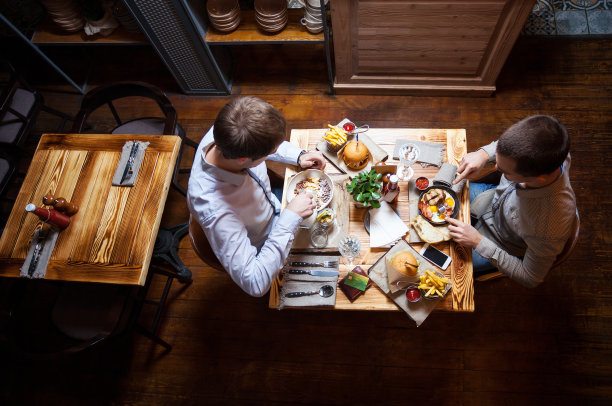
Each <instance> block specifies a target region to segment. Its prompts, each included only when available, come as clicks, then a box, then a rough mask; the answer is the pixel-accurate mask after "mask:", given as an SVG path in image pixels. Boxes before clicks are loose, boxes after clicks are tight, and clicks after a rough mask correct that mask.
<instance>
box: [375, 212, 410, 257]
mask: <svg viewBox="0 0 612 406" xmlns="http://www.w3.org/2000/svg"><path fill="white" fill-rule="evenodd" d="M407 232H408V226H406V224H405V223H404V222H403V221H402V219H401V218H400V216H398V215H397V213H395V212H394V211H393V209H392V208H391V206H390V205H389V204H388V203H387V202H385V201H382V202H380V208H378V209H371V210H370V247H385V246H390V244H392V243H394V242H395V241H397V240H399V239H400V238H402V237H403V236H405V235H406V233H407Z"/></svg>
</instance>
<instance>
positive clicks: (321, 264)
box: [291, 261, 338, 268]
mask: <svg viewBox="0 0 612 406" xmlns="http://www.w3.org/2000/svg"><path fill="white" fill-rule="evenodd" d="M291 266H318V267H321V268H335V267H337V266H338V261H323V262H301V261H295V262H292V263H291Z"/></svg>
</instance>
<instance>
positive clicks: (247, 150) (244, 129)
mask: <svg viewBox="0 0 612 406" xmlns="http://www.w3.org/2000/svg"><path fill="white" fill-rule="evenodd" d="M285 134H286V121H285V118H284V117H283V116H282V114H281V113H280V111H278V110H277V109H276V108H274V107H273V106H272V105H270V104H269V103H267V102H265V101H263V100H261V99H259V98H256V97H239V98H236V99H234V100H232V101H231V102H229V103H228V104H227V105H226V106H225V107H223V109H221V111H220V112H219V114H218V115H217V119H216V120H215V123H214V126H213V127H212V128H211V129H210V130H209V131H208V133H207V134H206V135H205V136H204V138H203V139H202V141H201V142H200V145H199V146H198V148H197V150H196V153H195V156H194V161H193V166H192V168H191V176H190V178H189V186H188V190H187V204H188V206H189V211H190V213H191V216H192V217H193V218H194V219H195V220H197V222H198V223H199V224H200V226H201V227H202V230H203V231H204V234H205V235H206V238H207V239H208V242H209V243H210V246H211V248H212V250H213V252H214V253H215V255H216V256H217V258H218V259H219V262H221V265H222V266H223V268H225V270H226V271H227V272H228V274H229V275H230V277H231V278H232V280H234V282H236V284H238V286H240V288H242V289H243V290H244V291H245V292H247V293H248V294H249V295H251V296H263V295H264V294H266V292H268V290H269V289H270V285H271V284H272V282H273V281H274V279H275V278H276V276H277V275H278V273H279V272H280V270H281V269H282V268H283V265H284V263H285V260H286V258H287V256H288V254H289V250H290V249H291V245H292V243H293V239H294V236H295V232H296V230H297V228H298V226H299V225H300V223H301V222H302V220H303V219H305V218H307V217H309V216H310V215H311V214H312V213H313V210H314V208H315V205H314V202H313V199H312V195H311V194H309V193H306V194H302V195H299V196H297V197H296V198H295V199H293V200H292V201H291V202H290V203H289V204H288V205H287V206H286V208H285V210H283V211H282V212H281V211H280V206H281V204H280V202H279V201H278V198H277V197H276V196H275V195H274V194H273V193H272V190H271V186H270V178H269V177H268V173H267V168H266V164H265V161H266V160H267V159H269V160H273V161H280V162H283V163H286V164H292V165H298V166H300V167H302V168H316V169H323V168H325V160H324V158H323V155H322V154H321V153H320V152H306V151H303V150H300V149H299V148H297V147H295V146H294V145H293V144H291V143H289V142H287V141H285Z"/></svg>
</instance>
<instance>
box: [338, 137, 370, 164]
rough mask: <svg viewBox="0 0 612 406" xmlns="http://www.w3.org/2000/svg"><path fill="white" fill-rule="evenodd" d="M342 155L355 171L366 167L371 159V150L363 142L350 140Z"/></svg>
mask: <svg viewBox="0 0 612 406" xmlns="http://www.w3.org/2000/svg"><path fill="white" fill-rule="evenodd" d="M342 155H343V159H344V163H345V164H346V166H348V167H349V168H350V169H352V170H355V171H358V170H360V169H363V168H365V167H366V166H367V165H368V161H369V160H370V151H369V150H368V147H366V146H365V144H364V143H363V142H357V141H350V142H348V143H347V144H346V146H345V147H344V151H343V153H342Z"/></svg>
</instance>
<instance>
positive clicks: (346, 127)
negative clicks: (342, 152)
mask: <svg viewBox="0 0 612 406" xmlns="http://www.w3.org/2000/svg"><path fill="white" fill-rule="evenodd" d="M342 128H344V131H346V132H347V133H350V132H351V131H353V130H354V129H355V124H354V123H352V122H350V121H349V122H348V123H345V124H344V125H343V126H342Z"/></svg>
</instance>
